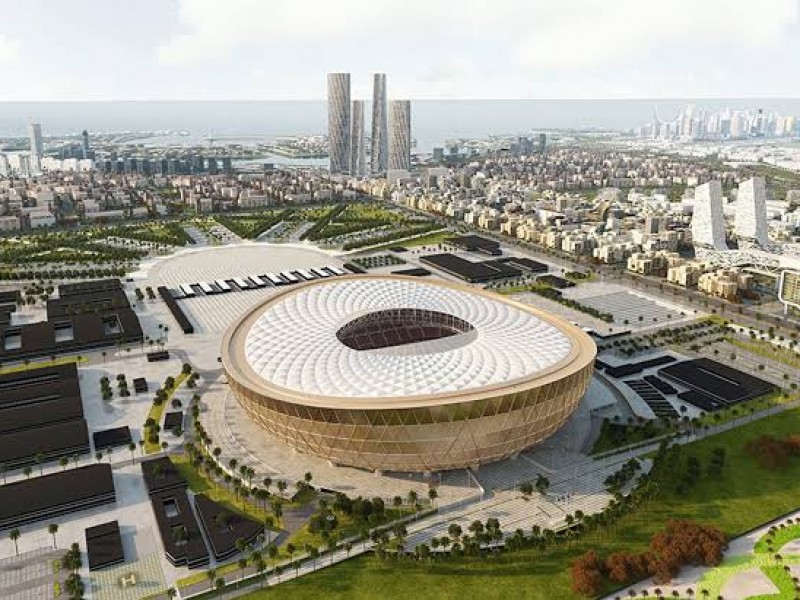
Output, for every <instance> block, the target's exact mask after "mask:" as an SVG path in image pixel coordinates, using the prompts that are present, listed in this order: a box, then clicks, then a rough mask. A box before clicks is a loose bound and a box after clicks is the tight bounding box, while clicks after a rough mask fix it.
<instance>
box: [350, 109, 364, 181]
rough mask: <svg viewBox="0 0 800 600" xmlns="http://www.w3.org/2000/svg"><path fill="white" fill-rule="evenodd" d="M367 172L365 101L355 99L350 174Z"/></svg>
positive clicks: (355, 174)
mask: <svg viewBox="0 0 800 600" xmlns="http://www.w3.org/2000/svg"><path fill="white" fill-rule="evenodd" d="M366 174H367V143H366V139H365V137H364V101H363V100H353V127H352V129H351V131H350V175H352V176H354V177H364V175H366Z"/></svg>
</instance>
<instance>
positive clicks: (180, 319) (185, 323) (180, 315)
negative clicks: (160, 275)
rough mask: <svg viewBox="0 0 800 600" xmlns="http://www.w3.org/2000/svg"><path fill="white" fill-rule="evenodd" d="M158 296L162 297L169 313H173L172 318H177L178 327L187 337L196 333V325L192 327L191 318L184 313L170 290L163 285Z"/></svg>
mask: <svg viewBox="0 0 800 600" xmlns="http://www.w3.org/2000/svg"><path fill="white" fill-rule="evenodd" d="M158 295H159V296H161V299H162V300H163V301H164V304H166V305H167V308H168V309H169V312H170V313H172V316H173V317H174V318H175V321H176V322H177V323H178V327H180V328H181V331H183V333H185V334H187V335H188V334H192V333H194V325H192V322H191V321H190V320H189V317H187V316H186V313H185V312H183V309H182V308H181V306H180V304H178V301H177V300H175V297H174V296H173V295H172V293H171V292H170V291H169V289H167V287H166V286H163V285H162V286H159V288H158Z"/></svg>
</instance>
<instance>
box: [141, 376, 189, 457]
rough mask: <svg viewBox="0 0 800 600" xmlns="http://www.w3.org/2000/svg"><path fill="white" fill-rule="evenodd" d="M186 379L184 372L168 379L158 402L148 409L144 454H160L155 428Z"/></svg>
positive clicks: (157, 432)
mask: <svg viewBox="0 0 800 600" xmlns="http://www.w3.org/2000/svg"><path fill="white" fill-rule="evenodd" d="M188 377H189V373H185V372H184V373H180V374H179V375H178V376H177V377H170V378H169V379H168V380H167V381H166V382H165V383H164V386H163V387H162V388H161V390H162V392H161V394H159V396H160V398H159V401H158V402H156V401H154V402H153V405H152V406H151V407H150V410H149V411H148V412H147V419H146V421H145V430H146V436H145V444H144V451H145V453H146V454H153V453H155V452H161V449H162V448H161V445H160V437H159V431H158V430H157V429H156V427H155V426H156V425H158V424H159V423H161V416H162V415H163V414H164V410H165V409H166V408H167V406H169V402H170V401H171V400H172V396H173V394H174V393H175V390H177V389H178V388H179V387H180V385H181V383H183V381H184V380H185V379H186V378H188ZM170 383H171V385H170ZM147 423H150V425H148V424H147Z"/></svg>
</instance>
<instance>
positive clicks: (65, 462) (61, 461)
mask: <svg viewBox="0 0 800 600" xmlns="http://www.w3.org/2000/svg"><path fill="white" fill-rule="evenodd" d="M58 464H59V465H61V469H62V470H63V471H66V470H67V466H68V465H69V459H68V458H67V457H66V456H62V457H61V458H60V459H59V461H58Z"/></svg>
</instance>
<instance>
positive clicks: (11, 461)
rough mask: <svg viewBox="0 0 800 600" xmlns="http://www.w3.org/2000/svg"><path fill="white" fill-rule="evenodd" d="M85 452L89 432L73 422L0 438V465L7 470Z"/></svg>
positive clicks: (18, 432)
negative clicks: (41, 460)
mask: <svg viewBox="0 0 800 600" xmlns="http://www.w3.org/2000/svg"><path fill="white" fill-rule="evenodd" d="M87 452H89V431H88V429H87V428H86V421H84V420H83V419H76V420H73V421H64V422H61V423H52V424H49V425H43V426H42V427H37V428H36V429H23V430H22V431H14V432H12V433H5V434H3V435H0V462H2V463H4V464H5V465H6V467H7V468H19V467H24V466H25V465H32V464H34V463H36V457H37V456H41V457H42V459H43V462H48V461H51V460H56V459H59V458H62V457H64V456H67V457H71V456H74V455H75V454H85V453H87Z"/></svg>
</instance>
